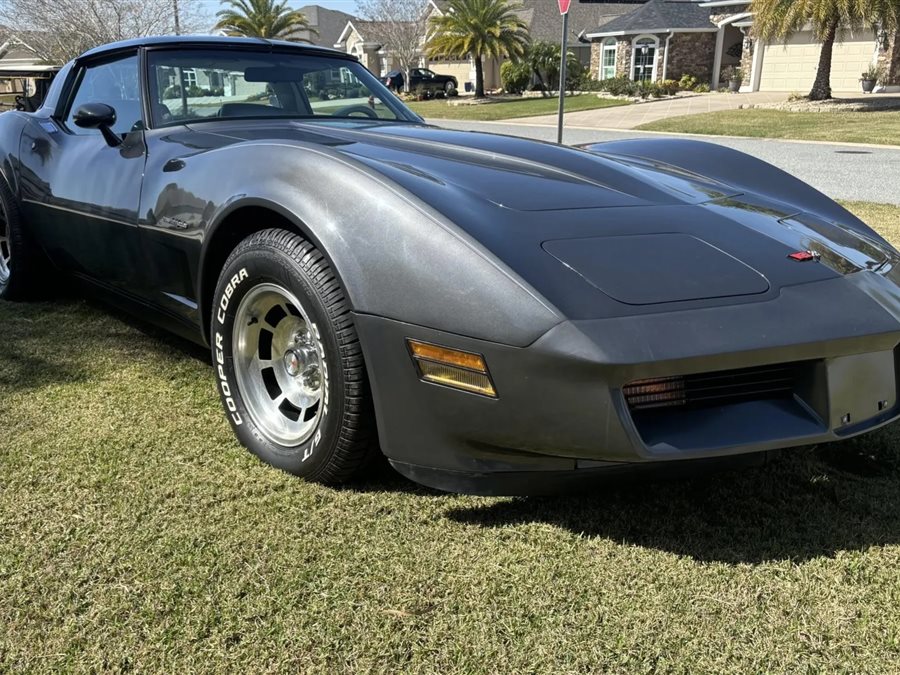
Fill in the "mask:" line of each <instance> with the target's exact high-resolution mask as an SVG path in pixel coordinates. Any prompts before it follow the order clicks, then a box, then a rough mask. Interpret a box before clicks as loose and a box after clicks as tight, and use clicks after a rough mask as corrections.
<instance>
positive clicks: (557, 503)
mask: <svg viewBox="0 0 900 675" xmlns="http://www.w3.org/2000/svg"><path fill="white" fill-rule="evenodd" d="M898 431H900V428H897V430H895V429H894V428H887V429H883V430H880V431H878V432H874V433H873V434H871V435H869V436H866V437H861V438H859V439H854V440H850V441H844V442H840V443H836V444H834V445H830V446H825V447H822V448H820V449H818V450H815V451H812V450H809V449H794V450H786V451H783V452H780V453H777V454H775V455H773V457H772V459H771V460H770V461H769V462H768V463H767V464H766V465H765V466H762V467H759V468H754V469H748V470H744V471H741V472H737V471H729V472H723V473H718V474H707V475H704V476H699V477H695V478H691V479H687V480H679V481H661V480H655V481H653V482H638V481H637V480H630V481H628V483H627V484H624V485H623V484H619V485H609V486H607V487H606V488H601V491H598V492H597V493H594V494H591V495H584V496H573V497H564V498H523V499H514V500H508V501H500V502H494V503H492V504H489V505H486V506H479V507H472V508H460V509H454V510H452V511H450V512H449V514H448V516H449V517H450V518H451V519H453V520H456V521H457V522H461V523H465V524H469V525H473V526H479V527H503V526H508V525H514V524H523V523H549V524H552V525H555V526H557V527H561V528H565V529H567V530H570V531H572V532H574V533H577V534H579V535H583V536H588V537H603V538H607V539H611V540H613V541H616V542H620V543H624V544H630V545H633V546H642V547H647V548H653V549H658V550H662V551H667V552H670V553H675V554H677V555H683V556H688V557H690V558H693V559H694V560H697V561H699V562H724V563H729V564H741V563H747V564H757V563H763V562H767V561H777V560H793V561H797V562H802V561H804V560H809V559H811V558H816V557H820V556H829V557H830V556H833V555H835V554H836V553H837V552H840V551H845V550H864V549H867V548H869V547H872V546H881V545H888V544H897V543H900V452H898V447H900V433H898Z"/></svg>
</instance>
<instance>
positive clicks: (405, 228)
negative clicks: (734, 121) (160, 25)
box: [0, 37, 900, 494]
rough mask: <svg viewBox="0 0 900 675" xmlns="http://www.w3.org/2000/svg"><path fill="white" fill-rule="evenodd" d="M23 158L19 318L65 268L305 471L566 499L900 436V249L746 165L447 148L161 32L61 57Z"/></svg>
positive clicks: (680, 145) (381, 89) (692, 152)
mask: <svg viewBox="0 0 900 675" xmlns="http://www.w3.org/2000/svg"><path fill="white" fill-rule="evenodd" d="M186 73H191V77H192V80H191V85H190V88H188V87H184V86H181V83H183V82H185V81H186V79H185V78H186ZM310 82H312V83H314V84H315V86H307V84H309V83H310ZM332 85H333V86H332ZM350 90H352V94H350V93H346V92H348V91H350ZM320 91H321V92H323V94H322V95H321V96H320V95H319V94H316V93H315V92H320ZM342 96H347V97H349V98H343V99H342V98H341V97H342ZM0 154H2V157H3V158H4V159H3V169H4V170H3V172H2V173H0V212H2V218H0V298H3V299H6V300H14V299H22V298H27V297H29V295H33V294H34V293H35V291H36V289H38V288H40V287H41V286H42V285H46V284H47V283H48V282H53V281H54V280H55V279H56V278H57V277H56V276H55V274H56V273H55V272H51V269H53V268H55V269H56V270H58V271H60V272H62V273H64V274H66V275H68V277H69V278H73V279H76V280H78V281H81V282H84V285H85V286H86V287H88V288H92V289H94V290H96V291H97V292H99V293H101V294H103V295H105V296H106V297H109V298H110V299H113V300H114V301H115V302H116V303H118V304H119V305H121V306H124V307H128V308H130V309H131V310H132V311H134V312H135V313H137V314H139V315H140V316H141V317H142V318H143V319H145V320H147V321H150V322H153V323H156V324H159V325H161V326H164V327H166V328H167V329H169V330H171V331H174V332H176V333H178V334H180V335H183V336H185V337H187V338H188V339H190V340H193V341H196V342H197V343H200V344H204V345H208V347H209V348H210V353H211V359H212V363H213V366H214V378H215V380H216V386H217V389H218V392H219V395H220V397H221V400H222V407H223V412H224V414H225V415H226V416H227V419H228V421H229V423H230V424H231V426H232V428H233V429H234V432H235V434H236V435H237V437H238V439H240V441H241V443H243V444H244V445H245V446H246V447H247V448H248V449H249V450H250V451H252V452H253V453H255V454H256V455H258V456H259V457H260V458H261V459H263V460H264V461H266V462H269V463H270V464H272V465H274V466H276V467H279V468H281V469H284V470H286V471H289V472H292V473H294V474H296V475H298V476H302V477H304V478H306V479H309V480H313V481H320V482H322V483H327V484H334V483H340V482H342V481H346V480H348V479H350V478H352V477H354V476H359V475H360V474H361V473H364V472H365V470H366V467H367V466H369V462H370V460H371V459H372V458H373V457H375V456H377V454H378V453H379V452H381V453H383V454H384V455H386V456H387V458H388V459H389V460H390V462H391V464H392V465H393V466H394V467H395V468H396V469H397V470H398V471H400V473H402V474H403V475H405V476H408V477H409V478H411V479H413V480H415V481H419V482H421V483H424V484H426V485H429V486H432V487H436V488H440V489H444V490H456V491H462V492H473V493H490V494H536V493H546V492H554V491H560V490H565V489H569V488H571V487H573V486H578V487H582V486H585V485H588V484H590V483H591V481H593V480H595V479H596V478H597V477H598V476H605V475H609V474H610V473H617V472H621V471H625V470H633V469H636V468H645V467H648V466H657V467H665V468H666V469H671V468H673V467H674V466H677V465H678V463H679V462H681V463H684V462H688V463H690V462H693V461H694V460H709V459H716V458H722V457H730V456H735V455H748V454H750V453H759V452H763V451H769V450H773V449H776V448H784V447H788V446H797V445H810V444H817V443H823V442H827V441H834V440H839V439H845V438H848V437H850V436H854V435H856V434H860V433H862V432H866V431H870V430H872V429H875V428H876V427H879V426H881V425H883V424H886V423H888V422H890V421H892V420H894V419H896V418H897V417H898V414H900V407H898V397H897V387H898V381H897V380H898V378H897V373H898V368H897V364H898V352H900V347H898V345H900V287H898V282H900V253H898V252H897V251H896V250H895V249H894V248H893V247H892V246H891V245H890V244H888V243H887V242H886V241H885V240H884V239H883V238H882V237H880V236H879V235H878V234H876V233H875V232H874V231H872V230H871V229H870V228H868V227H867V226H866V225H865V224H864V223H863V222H861V221H860V220H858V219H857V218H855V217H854V216H853V215H851V214H850V213H849V212H848V211H846V210H845V209H843V208H842V207H841V206H839V205H838V204H836V203H835V202H833V201H831V200H830V199H828V198H827V197H825V196H824V195H822V194H821V193H819V192H817V191H816V190H814V189H813V188H811V187H809V186H808V185H805V184H804V183H802V182H800V181H799V180H797V179H795V178H793V177H791V176H789V175H788V174H786V173H784V172H782V171H780V170H778V169H776V168H774V167H772V166H770V165H768V164H765V163H764V162H762V161H760V160H758V159H756V158H754V157H751V156H748V155H745V154H742V153H740V152H737V151H735V150H732V149H729V148H726V147H724V146H721V145H714V144H706V143H700V142H697V141H693V140H686V139H661V138H649V137H648V138H641V139H638V140H630V141H613V142H608V143H598V144H593V145H589V146H585V147H583V148H570V147H564V146H560V145H554V144H549V143H540V142H536V141H530V140H525V139H520V138H514V137H510V136H500V135H492V134H486V133H476V132H463V131H450V130H444V129H440V128H437V127H433V126H429V125H426V124H425V123H424V122H423V120H422V119H421V118H419V117H418V116H417V115H415V114H414V113H413V112H411V111H410V110H409V109H408V108H406V107H404V105H403V104H402V103H401V102H400V101H399V100H398V99H397V98H396V97H395V96H394V95H393V94H391V93H390V92H389V91H388V90H387V88H386V87H385V86H384V85H383V84H381V83H380V82H379V81H378V80H377V79H376V78H375V77H374V76H373V75H372V74H371V73H369V71H367V70H366V69H365V68H363V67H362V65H360V64H359V62H358V61H357V60H356V59H355V58H354V57H352V56H350V55H348V54H344V53H341V52H335V51H332V50H325V49H321V48H316V47H312V46H309V45H301V44H296V43H282V42H271V41H265V42H263V41H259V40H251V39H235V38H218V37H182V38H176V37H163V38H145V39H140V40H134V41H128V42H119V43H115V44H112V45H107V46H104V47H99V48H97V49H94V50H92V51H89V52H87V53H86V54H84V55H83V56H81V57H79V58H78V59H76V60H75V61H73V62H72V63H70V64H68V65H66V66H65V67H64V68H63V69H62V70H61V71H60V73H59V75H58V76H57V78H56V80H55V81H54V83H53V85H52V87H51V89H50V92H49V93H48V95H47V98H46V100H45V101H44V103H43V105H42V107H41V108H40V109H39V110H37V111H36V112H34V113H26V112H19V111H11V112H8V113H4V114H3V115H0ZM51 266H52V268H51ZM60 340H61V342H60V344H61V349H62V353H61V357H60V358H65V344H66V340H65V336H60ZM22 357H23V358H28V355H27V354H23V355H22ZM156 414H158V415H166V414H168V413H167V411H165V410H159V411H156ZM145 433H147V434H152V433H154V430H153V429H152V428H147V429H146V430H145ZM209 450H210V451H214V448H213V447H212V446H210V447H209Z"/></svg>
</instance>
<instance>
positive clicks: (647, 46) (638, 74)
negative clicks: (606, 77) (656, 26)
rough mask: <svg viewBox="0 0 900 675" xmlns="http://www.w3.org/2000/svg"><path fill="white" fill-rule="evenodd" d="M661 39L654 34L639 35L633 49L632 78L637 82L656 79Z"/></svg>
mask: <svg viewBox="0 0 900 675" xmlns="http://www.w3.org/2000/svg"><path fill="white" fill-rule="evenodd" d="M658 49H659V40H658V39H656V38H655V37H653V36H652V35H639V36H638V37H636V38H635V39H634V42H633V43H632V50H631V79H632V80H634V81H635V82H653V81H654V80H656V51H657V50H658Z"/></svg>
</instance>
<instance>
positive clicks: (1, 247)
mask: <svg viewBox="0 0 900 675" xmlns="http://www.w3.org/2000/svg"><path fill="white" fill-rule="evenodd" d="M11 260H12V250H11V249H10V243H9V221H8V220H7V219H6V210H5V209H4V208H3V207H2V206H0V286H2V285H3V284H5V283H6V282H7V281H9V264H10V261H11Z"/></svg>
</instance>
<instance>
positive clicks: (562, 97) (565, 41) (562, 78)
mask: <svg viewBox="0 0 900 675" xmlns="http://www.w3.org/2000/svg"><path fill="white" fill-rule="evenodd" d="M560 9H562V6H560ZM568 9H569V8H568V6H567V7H566V11H565V12H563V15H562V17H563V29H562V52H561V53H562V55H561V57H560V59H559V61H560V63H559V119H558V120H557V124H556V142H557V143H559V144H560V145H562V142H563V115H564V114H565V110H566V66H567V65H568V64H567V59H566V55H567V54H568V52H569V12H568Z"/></svg>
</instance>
